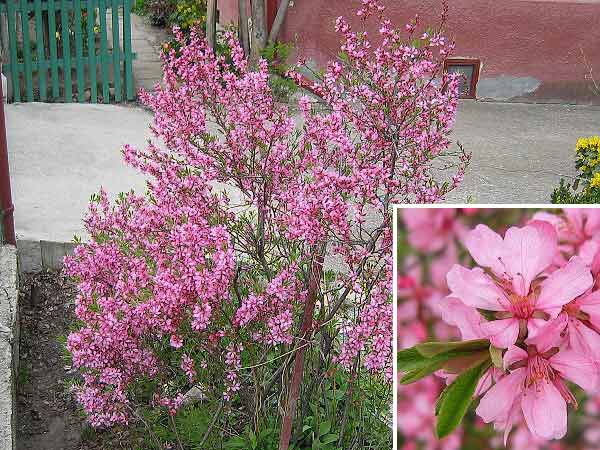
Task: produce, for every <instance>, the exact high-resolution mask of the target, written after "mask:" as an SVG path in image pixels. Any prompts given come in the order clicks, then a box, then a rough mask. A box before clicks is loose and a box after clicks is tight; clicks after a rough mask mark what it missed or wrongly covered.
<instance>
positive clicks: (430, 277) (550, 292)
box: [398, 208, 600, 449]
mask: <svg viewBox="0 0 600 450" xmlns="http://www.w3.org/2000/svg"><path fill="white" fill-rule="evenodd" d="M474 214H475V215H473V214H471V213H469V214H467V213H466V211H462V212H459V211H455V210H438V209H435V210H430V211H427V210H405V211H404V212H403V219H404V227H405V229H406V233H407V235H406V242H407V243H408V245H410V246H411V247H413V248H415V249H418V251H419V253H421V254H422V255H423V254H425V255H428V256H427V264H426V265H427V271H428V273H427V274H426V276H425V278H426V280H427V282H426V284H427V286H423V285H422V284H423V283H422V282H421V281H419V280H420V278H419V277H423V275H422V274H420V273H418V272H419V270H420V268H422V267H423V266H422V265H421V264H419V263H414V261H412V260H411V257H408V258H405V259H404V261H405V264H408V265H410V264H411V262H412V264H413V266H412V267H407V269H408V271H403V270H402V268H399V270H400V271H401V272H404V273H403V274H401V275H399V278H398V293H399V298H400V299H401V304H400V306H399V308H400V309H399V315H398V317H399V321H400V324H401V327H400V330H399V338H400V339H401V342H400V345H401V346H404V347H408V346H411V345H414V344H415V343H416V342H420V341H425V340H432V339H431V337H432V336H428V331H427V327H430V325H427V324H430V323H431V322H432V320H431V317H433V318H434V319H435V320H434V321H433V327H434V330H436V332H435V336H434V337H435V338H436V340H447V339H449V338H452V337H453V334H452V333H451V334H448V333H447V330H441V332H440V331H437V328H438V327H440V324H439V321H438V320H437V319H438V318H441V319H442V320H443V321H444V322H445V323H446V324H448V325H450V326H452V327H456V328H454V329H455V330H457V331H458V332H459V333H460V337H461V338H462V339H464V340H469V339H481V338H483V339H489V340H490V342H491V344H492V345H493V346H494V347H496V348H497V349H498V351H500V352H501V355H502V364H501V367H492V368H491V369H489V371H488V373H487V374H486V375H485V376H484V377H483V378H482V380H481V381H480V385H479V388H478V389H477V392H476V396H479V395H481V399H480V401H479V405H478V406H477V409H476V413H477V415H478V416H479V417H480V418H481V419H482V420H483V421H484V422H485V423H493V424H494V427H495V428H496V429H498V430H504V444H505V445H506V443H507V440H508V436H509V433H510V431H511V429H512V428H513V427H514V426H516V427H517V431H516V432H515V433H513V438H512V439H511V443H512V448H514V449H524V448H540V449H542V448H543V449H546V448H557V449H558V448H564V447H562V446H561V444H560V443H556V444H549V443H548V440H550V439H560V438H562V437H564V436H565V434H566V433H567V424H568V422H567V406H568V405H571V406H572V407H573V408H577V406H578V400H577V398H579V396H577V395H576V393H575V392H574V391H573V388H572V387H571V385H570V384H569V383H574V384H575V385H577V386H579V387H580V388H581V389H582V390H583V392H584V393H585V394H586V396H587V398H588V399H589V400H587V401H586V405H589V406H586V409H588V410H590V408H591V405H593V404H594V403H593V402H595V401H596V399H597V397H596V396H597V391H598V387H599V385H598V383H599V375H600V372H599V370H600V354H599V353H598V348H600V346H599V345H600V309H599V308H600V291H598V285H597V280H598V274H599V269H600V252H599V250H600V247H599V244H600V210H596V209H577V208H574V209H565V210H563V211H562V212H561V213H549V212H545V211H542V212H536V213H535V214H528V212H527V211H524V212H521V213H520V217H518V218H517V223H518V222H521V226H510V224H509V223H505V224H500V225H498V222H500V223H501V222H502V215H503V214H504V215H505V216H506V217H511V219H509V220H515V217H514V214H513V213H511V212H505V211H504V210H496V212H489V211H487V212H486V211H483V212H475V213H474ZM511 214H513V215H512V216H511ZM486 215H487V216H486ZM480 222H487V223H494V222H495V223H496V229H497V230H499V231H500V233H497V232H496V231H494V230H492V229H491V228H490V227H489V226H487V225H485V224H481V223H480ZM469 228H472V229H471V230H470V231H469ZM427 234H429V235H430V238H429V239H427V238H426V235H427ZM456 246H458V248H464V249H465V250H466V251H467V252H468V253H467V254H465V256H464V257H462V259H461V257H460V256H458V255H457V252H456V251H455V249H456ZM449 249H453V250H450V251H449ZM449 253H450V254H451V255H453V256H450V257H449V256H448V255H449ZM459 254H460V252H459ZM452 260H453V261H452ZM421 261H423V260H421ZM461 261H462V263H463V264H459V262H461ZM438 267H440V269H438ZM444 272H446V273H447V276H446V277H445V280H444V277H443V276H440V275H439V274H440V273H444ZM411 273H412V274H414V275H411ZM444 281H445V283H444ZM434 286H435V287H434ZM403 299H404V300H403ZM411 317H416V318H418V319H419V321H418V322H417V323H414V321H412V320H411ZM419 322H422V323H423V325H420V324H419ZM409 328H412V330H409ZM454 333H456V331H455V332H454ZM454 336H455V335H454ZM428 382H429V383H431V382H432V381H428ZM417 384H418V383H417ZM407 388H411V389H414V388H413V387H410V386H409V387H407ZM403 389H404V388H403ZM402 395H403V394H402V392H401V396H402ZM594 414H595V413H594ZM588 420H590V423H594V421H593V420H592V418H591V417H590V419H588ZM400 427H401V428H402V424H401V423H400ZM587 439H588V440H589V439H594V436H593V434H591V433H589V436H587ZM499 444H500V445H501V443H499ZM581 445H582V447H581V448H586V445H589V443H585V442H582V443H581ZM578 448H580V447H578Z"/></svg>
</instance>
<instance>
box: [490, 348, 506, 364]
mask: <svg viewBox="0 0 600 450" xmlns="http://www.w3.org/2000/svg"><path fill="white" fill-rule="evenodd" d="M502 353H503V350H502V349H501V348H498V347H494V346H493V345H490V356H491V358H492V363H493V364H494V366H496V367H498V368H499V369H501V368H502V367H503V359H502Z"/></svg>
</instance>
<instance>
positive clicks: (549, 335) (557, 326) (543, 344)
mask: <svg viewBox="0 0 600 450" xmlns="http://www.w3.org/2000/svg"><path fill="white" fill-rule="evenodd" d="M568 321H569V316H568V315H567V313H564V312H563V313H560V314H559V315H558V317H557V318H556V319H553V320H550V321H548V322H546V323H545V325H544V326H542V327H540V328H538V329H537V330H536V333H535V334H534V335H529V337H528V338H527V340H526V341H525V342H526V343H527V344H528V345H535V346H536V348H537V351H538V352H539V353H544V352H546V351H548V350H550V349H551V348H553V347H560V346H561V345H562V344H563V343H564V341H565V338H566V335H565V334H563V331H564V330H565V328H566V327H567V324H568Z"/></svg>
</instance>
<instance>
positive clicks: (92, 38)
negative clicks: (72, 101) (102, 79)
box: [86, 0, 98, 103]
mask: <svg viewBox="0 0 600 450" xmlns="http://www.w3.org/2000/svg"><path fill="white" fill-rule="evenodd" d="M86 11H87V42H88V60H89V74H90V91H91V96H90V100H91V102H92V103H98V81H97V80H96V71H97V70H98V66H97V65H96V35H95V34H94V25H95V23H96V15H95V13H96V8H95V6H94V0H88V2H87V10H86Z"/></svg>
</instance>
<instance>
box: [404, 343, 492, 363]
mask: <svg viewBox="0 0 600 450" xmlns="http://www.w3.org/2000/svg"><path fill="white" fill-rule="evenodd" d="M489 345H490V341H489V340H488V339H475V340H472V341H460V342H425V343H423V344H418V345H415V348H416V349H417V352H419V353H420V354H421V355H423V356H425V357H426V358H433V357H434V356H437V355H441V354H443V353H448V352H451V351H461V352H467V351H478V350H483V349H486V348H488V347H489Z"/></svg>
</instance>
